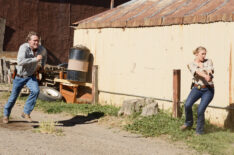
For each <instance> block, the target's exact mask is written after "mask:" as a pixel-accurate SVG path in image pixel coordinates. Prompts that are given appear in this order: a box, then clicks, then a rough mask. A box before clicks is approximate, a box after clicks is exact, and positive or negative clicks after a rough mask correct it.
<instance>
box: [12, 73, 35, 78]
mask: <svg viewBox="0 0 234 155" xmlns="http://www.w3.org/2000/svg"><path fill="white" fill-rule="evenodd" d="M16 76H17V77H20V78H27V77H30V76H23V75H19V74H16ZM31 76H36V75H35V74H33V75H31Z"/></svg>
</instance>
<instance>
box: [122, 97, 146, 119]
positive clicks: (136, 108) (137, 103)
mask: <svg viewBox="0 0 234 155" xmlns="http://www.w3.org/2000/svg"><path fill="white" fill-rule="evenodd" d="M145 105H146V104H145V99H131V100H125V101H123V105H122V107H121V109H120V110H119V112H118V116H121V115H131V114H132V113H134V112H140V110H141V109H142V108H143V107H144V106H145Z"/></svg>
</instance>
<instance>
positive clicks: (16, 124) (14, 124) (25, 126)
mask: <svg viewBox="0 0 234 155" xmlns="http://www.w3.org/2000/svg"><path fill="white" fill-rule="evenodd" d="M34 123H38V122H37V121H33V122H32V123H28V122H27V121H20V120H10V121H9V123H8V124H4V123H3V122H2V118H1V117H0V128H6V129H10V130H30V129H33V128H34V125H33V124H34Z"/></svg>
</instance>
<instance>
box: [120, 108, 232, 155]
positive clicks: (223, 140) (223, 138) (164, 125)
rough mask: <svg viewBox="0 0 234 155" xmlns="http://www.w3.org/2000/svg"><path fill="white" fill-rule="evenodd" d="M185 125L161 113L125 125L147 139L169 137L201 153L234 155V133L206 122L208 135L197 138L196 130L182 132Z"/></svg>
mask: <svg viewBox="0 0 234 155" xmlns="http://www.w3.org/2000/svg"><path fill="white" fill-rule="evenodd" d="M183 123H184V118H182V119H176V118H173V117H171V116H170V115H169V114H167V113H164V112H159V113H158V114H157V115H155V116H150V117H141V116H139V115H138V117H135V118H134V119H133V121H132V123H131V124H128V125H125V126H124V129H126V130H128V131H131V132H134V133H140V134H142V135H144V136H145V137H154V136H160V135H168V136H169V138H170V139H171V140H173V141H184V142H185V143H187V144H188V146H190V147H192V148H194V149H196V150H197V151H199V152H208V153H210V154H213V155H221V154H230V155H233V154H234V148H232V147H231V146H232V145H234V133H232V132H230V131H228V130H225V129H222V128H218V127H215V126H213V125H211V124H209V123H208V122H206V126H205V129H206V130H205V132H206V134H204V135H202V136H197V135H196V134H195V128H193V129H192V130H187V131H181V130H180V126H181V125H182V124H183Z"/></svg>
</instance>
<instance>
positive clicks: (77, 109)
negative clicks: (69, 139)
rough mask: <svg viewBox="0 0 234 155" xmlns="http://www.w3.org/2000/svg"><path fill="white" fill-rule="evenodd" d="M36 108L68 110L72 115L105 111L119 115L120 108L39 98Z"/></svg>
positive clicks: (52, 111)
mask: <svg viewBox="0 0 234 155" xmlns="http://www.w3.org/2000/svg"><path fill="white" fill-rule="evenodd" d="M36 108H38V109H41V110H43V111H44V112H47V113H61V112H66V113H69V114H72V115H77V114H81V113H82V114H89V113H93V112H100V113H104V114H105V115H110V116H117V113H118V110H119V108H116V107H114V106H110V105H105V106H102V105H93V104H67V103H64V102H45V101H40V100H38V102H37V104H36Z"/></svg>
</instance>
